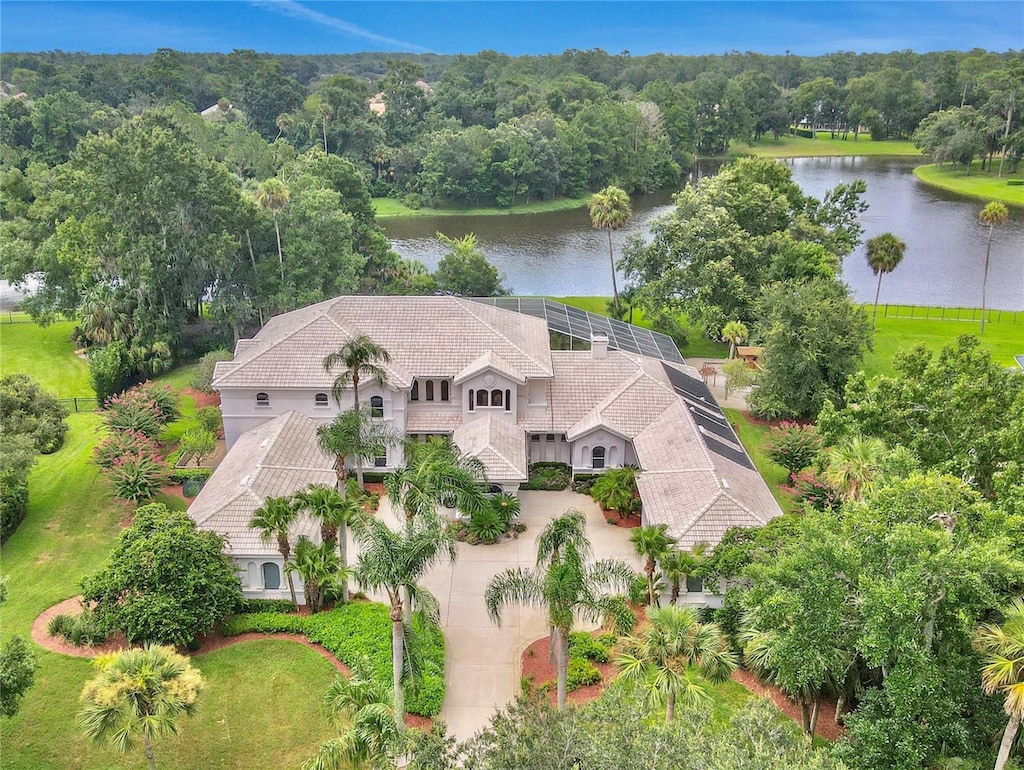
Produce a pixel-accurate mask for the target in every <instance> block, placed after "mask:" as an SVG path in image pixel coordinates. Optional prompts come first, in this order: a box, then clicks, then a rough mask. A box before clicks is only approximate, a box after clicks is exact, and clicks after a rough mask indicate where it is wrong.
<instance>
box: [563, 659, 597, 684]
mask: <svg viewBox="0 0 1024 770" xmlns="http://www.w3.org/2000/svg"><path fill="white" fill-rule="evenodd" d="M600 681H601V672H600V671H598V670H597V668H596V667H595V666H594V664H593V663H591V662H590V661H589V660H587V659H586V658H570V659H569V671H568V674H567V676H566V681H565V688H566V689H567V690H568V691H569V692H573V691H574V690H578V689H580V688H581V687H586V686H587V685H590V684H597V683H598V682H600Z"/></svg>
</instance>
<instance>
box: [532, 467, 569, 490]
mask: <svg viewBox="0 0 1024 770" xmlns="http://www.w3.org/2000/svg"><path fill="white" fill-rule="evenodd" d="M571 481H572V468H571V467H570V466H569V464H568V463H556V462H537V463H532V464H531V465H530V480H529V481H527V482H526V483H525V484H523V485H521V486H520V487H519V488H520V489H540V490H546V491H550V492H556V491H559V490H562V489H566V488H568V486H569V483H570V482H571Z"/></svg>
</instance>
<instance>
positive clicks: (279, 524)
mask: <svg viewBox="0 0 1024 770" xmlns="http://www.w3.org/2000/svg"><path fill="white" fill-rule="evenodd" d="M298 514H299V509H298V508H296V507H295V503H294V502H293V501H292V500H291V499H290V498H287V497H268V498H267V499H265V500H264V501H263V505H261V506H260V507H259V508H257V509H256V510H255V511H253V514H252V519H251V520H250V521H249V526H250V527H251V528H252V529H258V530H259V531H260V540H262V541H263V542H264V543H269V542H270V541H271V540H273V539H274V538H277V550H278V551H280V552H281V558H282V559H284V563H285V566H284V574H285V577H286V578H287V580H288V591H289V593H291V596H292V604H293V605H294V606H295V610H296V612H297V611H298V609H299V602H298V600H297V599H296V598H295V583H294V581H293V580H292V573H291V570H290V569H288V562H289V559H290V558H291V555H292V546H291V542H290V541H289V540H288V530H289V528H290V527H291V525H292V524H293V523H294V521H295V519H296V517H297V516H298Z"/></svg>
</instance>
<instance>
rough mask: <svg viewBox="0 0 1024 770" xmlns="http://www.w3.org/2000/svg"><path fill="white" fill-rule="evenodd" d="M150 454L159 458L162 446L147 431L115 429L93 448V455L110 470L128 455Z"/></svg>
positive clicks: (100, 464)
mask: <svg viewBox="0 0 1024 770" xmlns="http://www.w3.org/2000/svg"><path fill="white" fill-rule="evenodd" d="M141 456H149V457H152V458H153V459H155V460H157V459H159V456H160V447H159V446H158V445H157V443H156V442H155V441H154V440H153V439H151V438H150V437H149V436H147V435H146V434H145V433H139V432H138V431H134V430H126V431H115V432H114V433H111V434H110V435H109V436H107V437H106V438H105V439H104V440H103V441H102V442H101V443H100V444H98V445H97V446H96V448H95V449H94V450H93V453H92V457H93V462H95V463H96V464H97V465H98V466H100V467H101V468H105V469H107V470H109V469H110V468H113V467H114V465H115V464H116V463H117V462H119V461H120V460H122V459H124V458H126V457H141Z"/></svg>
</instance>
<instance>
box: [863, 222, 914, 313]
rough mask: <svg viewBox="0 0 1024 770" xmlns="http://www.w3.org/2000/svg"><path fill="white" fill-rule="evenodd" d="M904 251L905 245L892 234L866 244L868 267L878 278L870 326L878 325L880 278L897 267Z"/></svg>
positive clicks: (878, 237)
mask: <svg viewBox="0 0 1024 770" xmlns="http://www.w3.org/2000/svg"><path fill="white" fill-rule="evenodd" d="M906 250H907V244H905V243H904V242H903V241H901V240H900V239H899V238H897V237H896V236H895V235H893V234H892V233H882V234H881V235H876V236H875V237H874V238H871V239H870V240H868V242H867V258H868V265H870V266H871V270H872V272H874V274H875V275H877V276H878V285H877V286H875V314H874V316H873V318H872V321H871V324H872V326H877V325H878V295H879V293H880V292H881V291H882V276H883V275H885V274H887V273H891V272H892V271H893V270H895V269H896V268H897V267H899V264H900V262H902V261H903V253H904V252H905V251H906Z"/></svg>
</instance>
